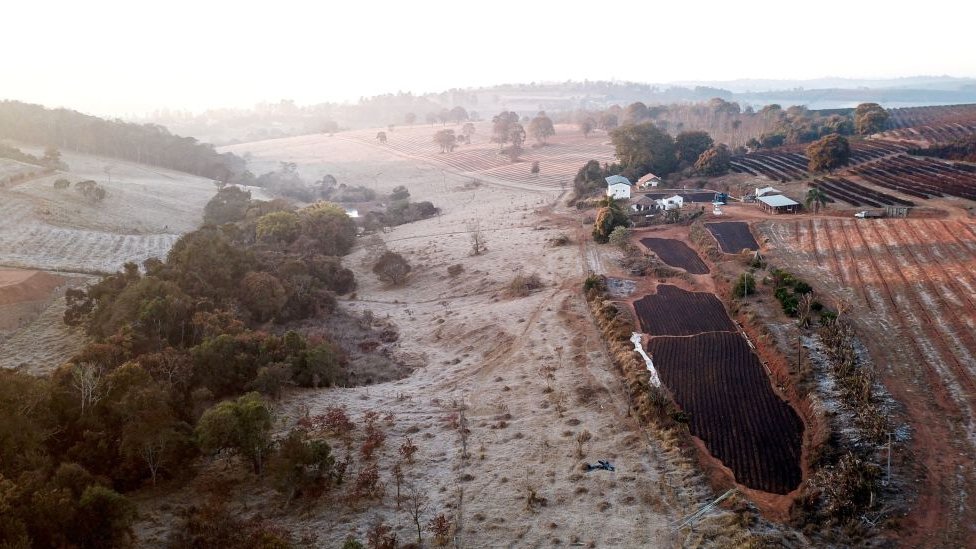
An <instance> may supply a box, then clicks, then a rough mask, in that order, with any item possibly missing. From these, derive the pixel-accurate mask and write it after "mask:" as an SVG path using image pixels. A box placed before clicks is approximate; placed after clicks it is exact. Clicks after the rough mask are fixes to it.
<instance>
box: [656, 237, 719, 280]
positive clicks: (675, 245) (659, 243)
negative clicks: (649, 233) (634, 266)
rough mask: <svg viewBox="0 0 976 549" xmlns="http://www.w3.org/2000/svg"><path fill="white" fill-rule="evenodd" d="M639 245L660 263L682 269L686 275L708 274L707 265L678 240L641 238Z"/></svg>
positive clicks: (693, 251)
mask: <svg viewBox="0 0 976 549" xmlns="http://www.w3.org/2000/svg"><path fill="white" fill-rule="evenodd" d="M640 243H641V244H642V245H643V246H644V247H645V248H647V249H648V250H650V251H652V252H654V253H655V254H657V256H658V257H659V258H661V261H663V262H665V263H667V264H668V265H670V266H672V267H677V268H679V269H684V270H685V271H686V272H687V273H688V274H696V275H699V274H708V265H705V262H704V261H702V260H701V258H700V257H698V253H697V252H696V251H695V250H692V249H691V248H689V247H688V245H687V244H685V243H684V242H681V241H680V240H674V239H672V238H642V239H641V240H640Z"/></svg>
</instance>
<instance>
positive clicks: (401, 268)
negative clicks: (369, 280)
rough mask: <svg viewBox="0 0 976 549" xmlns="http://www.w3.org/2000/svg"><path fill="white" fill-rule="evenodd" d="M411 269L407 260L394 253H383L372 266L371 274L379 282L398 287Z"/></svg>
mask: <svg viewBox="0 0 976 549" xmlns="http://www.w3.org/2000/svg"><path fill="white" fill-rule="evenodd" d="M412 269H413V268H412V267H411V266H410V264H409V263H407V260H406V259H405V258H404V257H403V256H402V255H400V254H398V253H396V252H390V251H388V252H385V253H384V254H383V255H381V256H380V257H379V259H377V260H376V263H375V264H374V265H373V274H375V275H376V277H377V278H379V279H380V280H382V281H384V282H387V283H389V284H392V285H394V286H399V285H400V284H402V283H403V281H404V280H406V278H407V275H408V274H410V271H411V270H412Z"/></svg>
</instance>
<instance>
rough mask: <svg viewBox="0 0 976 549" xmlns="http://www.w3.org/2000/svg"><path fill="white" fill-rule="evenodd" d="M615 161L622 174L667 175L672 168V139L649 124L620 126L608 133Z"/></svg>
mask: <svg viewBox="0 0 976 549" xmlns="http://www.w3.org/2000/svg"><path fill="white" fill-rule="evenodd" d="M610 140H611V142H612V143H613V146H614V148H615V149H616V153H617V158H618V159H619V160H620V163H621V165H622V166H623V168H624V171H625V175H626V172H631V173H630V175H634V176H638V175H642V174H645V173H656V174H658V175H661V176H663V175H667V174H669V173H671V172H673V171H674V169H675V165H676V158H675V151H674V139H672V138H671V136H670V135H668V134H667V133H665V132H663V131H661V129H659V128H658V127H657V126H655V125H654V124H653V123H652V122H643V123H641V124H629V125H626V126H620V127H619V128H617V129H615V130H613V131H612V132H610Z"/></svg>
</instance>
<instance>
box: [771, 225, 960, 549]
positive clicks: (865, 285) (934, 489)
mask: <svg viewBox="0 0 976 549" xmlns="http://www.w3.org/2000/svg"><path fill="white" fill-rule="evenodd" d="M762 228H763V232H764V234H766V235H767V236H768V237H769V238H770V241H771V244H772V246H773V250H774V251H773V252H771V254H773V253H775V255H777V256H779V257H780V258H782V260H783V261H784V262H786V264H788V265H789V266H790V268H791V269H793V270H794V271H796V272H798V273H799V274H800V275H801V276H804V277H806V278H809V279H810V280H815V281H817V283H818V286H819V288H820V289H821V290H822V291H823V292H826V293H828V294H830V295H832V296H833V297H834V299H835V300H837V302H839V303H846V304H847V305H846V307H845V311H844V313H842V314H846V315H850V316H851V317H852V318H854V319H855V320H856V322H857V323H858V327H859V329H862V330H864V332H865V338H864V340H865V342H866V343H868V346H869V350H870V352H871V355H872V356H873V357H875V361H876V362H877V363H878V364H884V365H885V366H884V368H883V369H882V371H881V372H880V373H881V374H882V377H883V378H884V383H885V385H886V387H887V388H888V389H889V390H890V391H891V392H892V393H893V394H894V396H895V397H896V398H897V399H898V400H899V401H900V402H903V403H904V404H905V408H906V414H907V416H908V418H909V422H910V424H911V425H912V427H913V433H914V437H915V438H916V439H917V440H916V441H915V443H913V444H912V447H911V449H904V448H903V449H901V450H899V451H900V452H908V453H909V455H910V457H909V458H908V459H910V460H912V461H918V462H920V463H921V464H922V466H923V467H924V470H925V473H924V474H922V473H920V476H921V477H922V480H921V482H924V483H925V486H924V489H923V490H922V493H923V496H922V498H923V499H922V500H921V501H920V503H919V504H918V506H919V509H921V511H920V512H919V516H920V517H921V518H918V520H925V521H930V522H929V523H928V524H927V525H926V526H925V529H932V528H935V529H937V530H938V531H944V532H950V531H951V532H952V533H953V534H952V535H953V536H956V538H955V539H970V540H972V539H973V535H974V534H976V532H974V531H973V525H974V524H976V521H974V520H973V518H974V514H976V494H974V492H973V491H972V490H971V489H970V488H969V487H971V486H972V485H973V482H974V481H976V479H974V477H973V471H972V468H971V464H972V462H973V459H974V456H976V354H974V353H976V274H974V273H976V269H974V265H976V225H974V223H973V222H972V221H970V220H966V219H953V218H950V219H884V220H855V219H829V218H823V219H821V218H813V219H806V220H797V221H793V222H771V223H768V224H765V225H763V226H762ZM947 535H948V534H947Z"/></svg>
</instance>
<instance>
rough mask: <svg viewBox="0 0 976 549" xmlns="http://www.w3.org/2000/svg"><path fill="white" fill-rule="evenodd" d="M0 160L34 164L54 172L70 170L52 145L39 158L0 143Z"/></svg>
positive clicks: (59, 152)
mask: <svg viewBox="0 0 976 549" xmlns="http://www.w3.org/2000/svg"><path fill="white" fill-rule="evenodd" d="M0 158H9V159H10V160H16V161H18V162H24V163H26V164H34V165H35V166H44V167H45V168H51V169H53V170H67V169H68V165H67V164H65V163H64V161H63V160H61V151H59V150H58V149H57V147H52V146H50V145H49V146H48V147H47V148H46V149H45V150H44V156H42V157H40V158H38V157H36V156H34V155H32V154H27V153H25V152H24V151H22V150H20V149H18V148H16V147H11V146H10V145H5V144H3V143H0Z"/></svg>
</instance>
